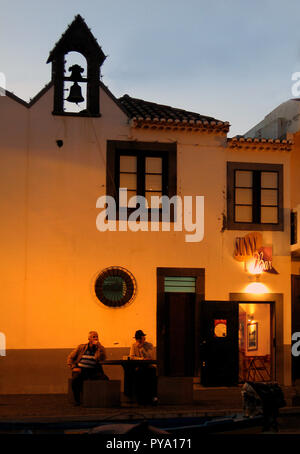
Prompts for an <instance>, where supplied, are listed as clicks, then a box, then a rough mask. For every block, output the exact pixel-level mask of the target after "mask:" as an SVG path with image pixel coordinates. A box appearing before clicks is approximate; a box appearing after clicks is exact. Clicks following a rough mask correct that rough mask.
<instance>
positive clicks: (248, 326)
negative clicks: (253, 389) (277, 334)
mask: <svg viewBox="0 0 300 454" xmlns="http://www.w3.org/2000/svg"><path fill="white" fill-rule="evenodd" d="M271 344H272V326H271V307H270V303H240V304H239V382H240V383H243V382H245V381H253V382H257V381H264V382H265V381H271V380H272V349H271Z"/></svg>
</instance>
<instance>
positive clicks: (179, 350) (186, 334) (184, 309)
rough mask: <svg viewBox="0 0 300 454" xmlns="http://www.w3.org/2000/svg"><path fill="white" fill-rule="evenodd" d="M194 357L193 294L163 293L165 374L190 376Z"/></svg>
mask: <svg viewBox="0 0 300 454" xmlns="http://www.w3.org/2000/svg"><path fill="white" fill-rule="evenodd" d="M194 357H195V294H194V293H165V357H164V365H165V375H168V376H174V377H185V376H186V377H191V376H193V375H194V368H195V364H194Z"/></svg>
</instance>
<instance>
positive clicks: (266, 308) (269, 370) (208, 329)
mask: <svg viewBox="0 0 300 454" xmlns="http://www.w3.org/2000/svg"><path fill="white" fill-rule="evenodd" d="M200 317H201V336H200V338H201V340H200V358H201V384H202V385H203V386H237V385H238V384H239V383H243V382H245V381H270V380H272V379H273V376H274V364H275V360H274V356H275V355H274V353H273V350H274V345H275V340H274V339H273V334H274V333H275V317H274V310H273V303H272V302H264V301H262V302H260V301H255V302H251V301H249V302H239V301H203V302H202V304H201V316H200Z"/></svg>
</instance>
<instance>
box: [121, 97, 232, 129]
mask: <svg viewBox="0 0 300 454" xmlns="http://www.w3.org/2000/svg"><path fill="white" fill-rule="evenodd" d="M119 102H120V103H121V105H122V106H123V108H125V110H126V111H127V113H128V116H129V117H130V118H132V119H133V118H135V119H137V120H146V121H156V122H160V123H161V122H168V123H169V124H172V123H173V122H174V123H175V124H176V123H179V122H180V123H185V124H188V125H197V124H200V123H201V124H211V125H212V126H215V125H219V126H220V125H225V124H226V125H228V126H229V123H228V122H223V121H219V120H216V119H215V118H213V117H208V116H205V115H201V114H199V113H195V112H189V111H187V110H183V109H177V108H175V107H170V106H165V105H163V104H157V103H154V102H149V101H144V100H143V99H137V98H132V97H131V96H129V95H124V96H122V97H121V98H119Z"/></svg>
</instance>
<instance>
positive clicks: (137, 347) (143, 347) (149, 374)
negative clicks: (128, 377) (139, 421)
mask: <svg viewBox="0 0 300 454" xmlns="http://www.w3.org/2000/svg"><path fill="white" fill-rule="evenodd" d="M134 337H135V343H134V344H132V346H131V349H130V359H140V360H147V359H153V356H154V352H153V345H152V344H151V343H150V342H146V334H145V333H144V332H143V331H142V330H141V329H139V330H137V331H136V332H135V336H134ZM133 382H134V390H135V394H136V397H137V401H138V403H140V404H149V403H153V404H156V403H157V397H156V394H157V391H156V388H157V379H156V368H155V367H153V366H152V365H151V364H145V365H144V364H142V361H141V365H138V366H137V367H136V368H135V370H134V376H133Z"/></svg>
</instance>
